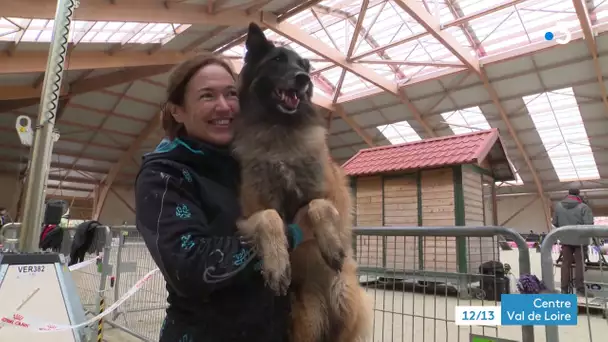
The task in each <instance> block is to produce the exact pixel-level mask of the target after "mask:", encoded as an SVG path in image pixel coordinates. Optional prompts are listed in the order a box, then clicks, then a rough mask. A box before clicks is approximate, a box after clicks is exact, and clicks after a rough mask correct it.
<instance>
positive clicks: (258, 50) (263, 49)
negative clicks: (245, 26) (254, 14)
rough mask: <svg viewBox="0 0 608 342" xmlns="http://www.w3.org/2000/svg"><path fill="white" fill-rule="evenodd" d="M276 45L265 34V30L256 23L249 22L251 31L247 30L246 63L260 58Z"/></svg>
mask: <svg viewBox="0 0 608 342" xmlns="http://www.w3.org/2000/svg"><path fill="white" fill-rule="evenodd" d="M273 46H274V45H272V43H271V42H270V41H268V39H266V36H265V35H264V31H262V29H261V28H260V27H259V26H258V25H257V24H256V23H250V24H249V31H248V32H247V40H246V41H245V48H247V53H246V54H245V63H247V62H251V61H253V60H258V59H260V58H262V57H263V56H264V55H266V54H267V53H268V52H269V51H270V50H271V49H272V48H273Z"/></svg>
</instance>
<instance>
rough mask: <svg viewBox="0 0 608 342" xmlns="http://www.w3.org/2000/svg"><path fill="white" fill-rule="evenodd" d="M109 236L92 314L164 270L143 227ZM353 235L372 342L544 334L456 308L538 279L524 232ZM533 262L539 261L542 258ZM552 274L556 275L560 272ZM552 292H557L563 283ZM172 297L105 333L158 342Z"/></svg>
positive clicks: (89, 273)
mask: <svg viewBox="0 0 608 342" xmlns="http://www.w3.org/2000/svg"><path fill="white" fill-rule="evenodd" d="M102 228H103V229H101V230H99V232H100V233H99V235H100V236H99V237H98V240H99V241H100V242H103V243H102V244H95V243H94V246H93V247H92V248H91V249H90V250H89V252H90V253H91V254H93V255H98V254H99V253H101V252H103V260H102V262H99V263H92V264H90V265H88V266H86V267H84V268H81V269H79V270H76V271H74V272H73V277H74V281H75V282H76V284H77V286H78V290H79V293H80V296H81V300H82V302H83V304H84V306H85V309H86V310H88V311H89V312H90V313H91V314H96V313H98V312H99V303H100V300H101V299H104V300H105V302H106V307H107V306H109V305H110V304H111V303H113V302H114V301H116V300H117V299H119V298H120V297H122V296H123V295H124V294H125V293H126V291H128V289H129V288H130V287H131V286H133V285H134V284H135V283H136V282H137V281H138V280H139V279H141V278H142V277H143V276H144V275H145V274H146V273H148V272H149V271H150V270H153V269H155V268H156V267H157V266H156V264H155V263H154V261H153V260H152V257H151V256H150V254H149V252H148V249H147V248H146V246H145V244H144V243H143V240H142V239H141V237H140V236H139V233H138V232H137V231H136V230H135V227H134V226H116V227H109V229H108V227H102ZM562 229H565V228H562ZM592 229H593V232H589V233H587V234H590V235H589V236H591V235H604V232H605V230H603V229H605V228H602V229H601V230H599V231H598V229H597V226H596V227H594V228H592ZM558 232H559V231H557V232H552V233H550V234H549V235H547V237H546V238H545V240H544V241H545V243H548V244H549V243H550V244H552V241H555V239H556V238H557V235H556V234H558ZM580 232H583V231H580ZM599 232H601V233H599ZM68 233H69V234H66V239H67V240H68V242H69V240H70V237H71V236H72V235H73V230H71V229H68ZM354 235H355V237H354V241H353V246H354V248H355V253H356V258H357V261H358V263H359V266H360V268H359V273H360V280H361V282H362V284H363V285H364V286H365V288H366V290H367V291H368V293H369V294H370V295H371V297H372V298H373V300H374V310H375V314H374V329H373V334H374V336H373V339H372V341H374V342H398V341H399V342H418V341H422V342H427V341H432V342H438V341H446V342H448V341H471V340H472V339H471V335H472V334H474V335H481V336H488V337H498V338H502V339H504V341H520V342H535V335H534V332H535V331H534V329H533V328H532V327H529V326H526V327H516V326H513V327H500V328H498V327H489V326H484V327H469V326H456V325H455V319H454V307H455V306H457V305H464V306H470V305H475V306H477V305H489V306H495V305H497V298H496V297H497V296H496V292H502V291H507V290H506V289H504V287H505V286H506V288H507V289H508V290H510V291H509V292H515V290H514V289H513V287H514V286H513V285H514V284H515V281H516V279H513V277H515V276H514V275H513V274H518V275H521V274H530V273H535V272H533V271H534V267H531V263H530V260H531V259H530V252H529V251H530V249H529V248H528V246H527V244H526V242H525V240H524V239H523V238H522V237H521V235H519V234H518V233H517V232H515V231H513V230H511V229H507V228H504V227H369V228H357V229H355V230H354ZM605 235H606V236H607V237H608V234H605ZM502 237H507V238H510V239H512V240H513V241H514V242H515V243H516V244H517V250H509V251H505V250H503V249H509V247H508V245H507V244H506V243H504V238H502ZM501 239H502V240H501ZM68 246H69V243H68ZM505 246H506V247H505ZM547 246H548V245H547ZM547 246H546V245H545V244H543V248H544V249H543V250H542V253H541V255H540V256H542V258H543V261H544V262H543V279H544V280H545V281H547V279H552V278H550V277H549V278H548V276H547V275H546V274H545V271H546V270H545V269H546V268H547V267H546V264H547V255H548V256H549V265H551V264H552V261H551V260H552V258H551V250H552V247H551V246H549V247H547ZM499 247H501V248H499ZM546 248H549V252H547V251H546V250H545V249H546ZM61 252H63V253H64V254H69V248H68V249H67V250H66V249H65V246H64V248H62V250H61ZM553 252H555V250H554V251H553ZM547 253H548V254H547ZM533 256H534V258H535V259H539V260H540V258H539V254H537V253H534V255H533ZM89 258H90V257H89ZM488 261H500V262H502V263H504V264H505V265H506V264H509V266H510V267H511V270H512V274H511V275H509V277H510V278H511V279H509V281H505V280H504V278H503V277H502V275H500V274H498V273H497V272H496V270H494V269H491V270H490V271H489V272H488V271H487V270H486V271H483V270H480V267H479V266H482V264H484V263H486V262H488ZM538 264H540V262H538ZM532 266H534V265H532ZM539 266H540V265H539ZM538 268H540V267H538ZM549 270H550V271H551V272H552V267H551V266H550V267H549ZM538 271H540V269H538ZM538 271H536V272H538ZM482 273H484V274H482ZM551 276H553V274H552V273H551ZM509 285H510V286H509ZM547 285H548V286H550V287H554V283H550V282H549V283H548V284H547ZM166 297H167V291H166V288H165V282H164V280H163V278H162V277H161V276H160V275H157V276H155V277H152V278H151V279H150V281H148V282H147V283H146V285H145V286H144V287H143V288H142V289H141V290H140V291H139V292H137V293H136V294H135V295H134V296H133V297H131V298H130V299H129V300H127V301H126V302H125V303H124V304H122V305H121V306H120V307H119V308H118V310H117V311H115V312H113V313H112V314H110V315H109V316H106V320H105V323H106V324H109V325H111V326H113V327H115V328H117V329H119V330H122V331H124V332H126V333H128V334H130V335H132V336H134V337H136V338H139V339H141V340H143V341H152V342H154V341H158V336H159V332H160V328H161V326H162V321H163V319H164V316H165V309H166V306H167V303H166ZM498 297H499V295H498ZM594 322H596V321H594ZM102 323H103V322H102ZM579 325H580V324H579ZM590 326H591V325H590ZM577 328H578V329H579V330H580V328H581V327H577ZM583 328H584V327H583ZM95 330H96V329H95ZM546 331H547V336H546V339H544V338H542V337H545V336H541V335H544V334H542V332H543V329H540V328H537V329H536V338H537V341H538V342H541V341H543V340H544V341H548V342H558V340H557V339H553V336H555V335H551V334H552V333H551V332H550V331H551V329H549V328H548V329H546ZM539 333H540V334H539ZM571 337H574V336H571ZM569 339H571V338H569ZM577 340H580V338H577ZM501 341H503V340H501Z"/></svg>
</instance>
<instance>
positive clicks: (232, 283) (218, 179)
mask: <svg viewBox="0 0 608 342" xmlns="http://www.w3.org/2000/svg"><path fill="white" fill-rule="evenodd" d="M238 183H239V166H238V164H237V162H236V161H235V160H234V159H233V158H232V157H231V155H230V153H229V152H228V150H227V149H226V150H224V149H221V148H217V147H213V146H210V145H207V144H204V143H201V142H197V141H193V140H191V139H186V138H181V139H179V138H178V139H174V140H173V141H169V140H167V139H165V140H163V141H162V142H161V143H160V144H159V145H158V147H157V148H156V150H155V151H154V152H152V153H149V154H147V155H146V156H144V158H143V163H142V166H141V170H140V172H139V174H138V176H137V180H136V188H135V197H136V211H137V212H136V219H137V229H138V230H139V232H140V233H141V235H142V237H143V239H144V241H145V243H146V245H147V247H148V249H149V250H150V253H151V255H152V257H153V259H154V261H155V262H156V264H157V265H158V266H159V268H160V270H161V272H162V274H163V276H164V278H165V280H166V282H167V290H168V292H169V296H168V298H167V300H168V302H169V308H168V309H167V319H168V321H169V322H172V321H176V322H180V325H182V326H184V325H186V326H189V327H190V328H188V329H186V330H188V331H189V333H188V334H191V336H188V337H185V338H186V340H187V341H190V340H192V341H199V339H200V338H202V337H204V339H201V340H200V341H201V342H202V341H204V342H231V341H234V342H240V341H243V342H244V341H248V342H258V341H259V342H284V341H286V333H287V327H288V322H289V312H290V310H289V300H288V297H287V296H283V297H277V296H275V295H274V293H273V292H272V291H271V290H269V289H268V288H267V287H266V286H265V285H264V280H263V278H262V276H261V274H260V272H259V261H258V260H257V259H254V260H253V261H252V262H250V263H248V264H247V266H244V267H243V265H244V262H245V260H246V259H247V255H248V253H249V249H248V248H247V246H245V245H243V244H242V243H241V240H240V239H239V237H238V236H237V235H236V232H237V230H236V225H235V220H236V218H237V217H239V214H240V207H239V199H238V186H239V184H238ZM232 273H234V274H233V276H232V277H227V275H229V274H232ZM167 330H170V329H168V327H167ZM192 335H195V336H192ZM201 336H202V337H201ZM167 338H168V337H167ZM162 340H163V339H161V341H162Z"/></svg>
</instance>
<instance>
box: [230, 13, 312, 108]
mask: <svg viewBox="0 0 608 342" xmlns="http://www.w3.org/2000/svg"><path fill="white" fill-rule="evenodd" d="M245 47H246V48H247V53H246V54H245V65H244V66H243V70H241V76H240V92H239V93H240V94H239V96H240V99H241V104H242V105H245V106H247V105H248V104H250V103H249V101H251V100H254V99H253V98H254V97H255V100H256V101H257V102H258V103H260V104H262V105H263V106H264V107H265V110H266V111H267V112H268V114H269V115H288V116H293V115H301V114H304V113H309V112H311V111H312V110H313V109H312V102H311V97H312V90H313V89H312V81H311V78H310V75H309V73H310V62H309V61H308V60H307V59H305V58H302V57H301V56H300V55H299V54H298V53H296V52H295V51H293V50H291V49H288V48H285V47H280V46H275V45H274V44H273V43H272V42H270V41H269V40H268V39H266V36H265V35H264V32H262V29H261V28H260V27H259V26H258V25H256V24H254V23H251V24H250V25H249V32H248V34H247V41H246V43H245Z"/></svg>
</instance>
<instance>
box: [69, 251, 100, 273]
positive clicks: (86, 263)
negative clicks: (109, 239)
mask: <svg viewBox="0 0 608 342" xmlns="http://www.w3.org/2000/svg"><path fill="white" fill-rule="evenodd" d="M102 257H103V253H102V254H99V255H98V256H97V257H95V258H91V259H88V260H85V261H83V262H79V263H77V264H74V265H72V266H70V267H68V269H69V270H70V271H77V270H79V269H81V268H85V267H87V266H89V265H91V264H94V263H97V262H98V261H101V258H102Z"/></svg>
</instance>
